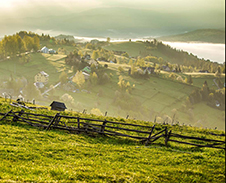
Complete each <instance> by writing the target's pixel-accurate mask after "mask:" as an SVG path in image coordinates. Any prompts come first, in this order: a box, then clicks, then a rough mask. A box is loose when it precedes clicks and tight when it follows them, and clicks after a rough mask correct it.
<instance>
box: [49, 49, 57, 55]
mask: <svg viewBox="0 0 226 183" xmlns="http://www.w3.org/2000/svg"><path fill="white" fill-rule="evenodd" d="M48 53H49V54H56V51H55V50H53V49H49V51H48Z"/></svg>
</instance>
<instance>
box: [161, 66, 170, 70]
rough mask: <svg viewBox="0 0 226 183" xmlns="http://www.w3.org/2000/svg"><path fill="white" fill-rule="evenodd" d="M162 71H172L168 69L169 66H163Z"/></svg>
mask: <svg viewBox="0 0 226 183" xmlns="http://www.w3.org/2000/svg"><path fill="white" fill-rule="evenodd" d="M162 69H163V70H164V71H170V68H169V67H168V66H165V65H164V66H162Z"/></svg>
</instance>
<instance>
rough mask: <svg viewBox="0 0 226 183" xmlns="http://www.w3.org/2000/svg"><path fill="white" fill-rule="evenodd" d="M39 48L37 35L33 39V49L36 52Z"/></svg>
mask: <svg viewBox="0 0 226 183" xmlns="http://www.w3.org/2000/svg"><path fill="white" fill-rule="evenodd" d="M39 48H40V40H39V38H38V36H37V35H35V36H34V37H33V49H34V51H37V50H38V49H39Z"/></svg>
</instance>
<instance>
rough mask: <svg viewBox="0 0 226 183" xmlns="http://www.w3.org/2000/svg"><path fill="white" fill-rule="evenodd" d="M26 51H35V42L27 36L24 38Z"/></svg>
mask: <svg viewBox="0 0 226 183" xmlns="http://www.w3.org/2000/svg"><path fill="white" fill-rule="evenodd" d="M23 41H24V43H25V47H26V50H28V51H31V50H32V49H33V45H34V41H33V39H32V38H31V37H29V36H27V35H25V36H24V38H23Z"/></svg>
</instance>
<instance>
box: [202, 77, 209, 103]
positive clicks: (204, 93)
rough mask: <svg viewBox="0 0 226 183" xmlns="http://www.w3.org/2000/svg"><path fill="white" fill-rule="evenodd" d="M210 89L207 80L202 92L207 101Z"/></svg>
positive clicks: (203, 98)
mask: <svg viewBox="0 0 226 183" xmlns="http://www.w3.org/2000/svg"><path fill="white" fill-rule="evenodd" d="M209 92H210V89H209V87H208V84H207V81H205V82H204V83H203V86H202V89H201V94H202V100H204V101H207V100H208V97H209Z"/></svg>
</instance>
